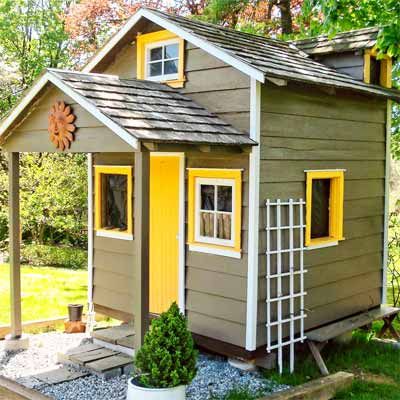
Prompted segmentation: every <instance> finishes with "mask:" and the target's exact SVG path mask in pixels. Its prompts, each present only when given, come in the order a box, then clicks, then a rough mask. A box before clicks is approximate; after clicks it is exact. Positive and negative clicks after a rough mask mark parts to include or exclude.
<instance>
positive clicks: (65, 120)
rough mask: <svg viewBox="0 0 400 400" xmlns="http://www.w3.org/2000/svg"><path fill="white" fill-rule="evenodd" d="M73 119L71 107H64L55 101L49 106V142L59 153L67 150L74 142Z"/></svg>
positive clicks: (74, 128)
mask: <svg viewBox="0 0 400 400" xmlns="http://www.w3.org/2000/svg"><path fill="white" fill-rule="evenodd" d="M75 118H76V117H75V115H74V114H73V113H72V110H71V107H70V106H67V105H65V103H64V102H63V101H56V102H55V103H54V104H53V105H52V106H51V109H50V114H49V133H50V140H51V141H52V142H53V143H54V145H55V146H56V147H57V148H58V149H60V150H61V151H63V150H65V149H69V148H70V147H71V142H72V141H73V140H74V132H75V130H76V126H75V125H74V124H73V122H74V121H75Z"/></svg>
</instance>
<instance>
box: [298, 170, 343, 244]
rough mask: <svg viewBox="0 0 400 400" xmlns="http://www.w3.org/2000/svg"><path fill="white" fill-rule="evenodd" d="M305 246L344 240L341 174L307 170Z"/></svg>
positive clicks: (329, 171)
mask: <svg viewBox="0 0 400 400" xmlns="http://www.w3.org/2000/svg"><path fill="white" fill-rule="evenodd" d="M306 174H307V215H306V246H321V245H329V244H334V243H337V242H338V241H339V240H343V196H344V171H343V170H333V171H331V170H325V171H306Z"/></svg>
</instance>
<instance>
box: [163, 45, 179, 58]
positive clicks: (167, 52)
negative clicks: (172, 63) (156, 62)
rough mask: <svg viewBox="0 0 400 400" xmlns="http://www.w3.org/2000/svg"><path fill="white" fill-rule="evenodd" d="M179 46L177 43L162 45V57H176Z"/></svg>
mask: <svg viewBox="0 0 400 400" xmlns="http://www.w3.org/2000/svg"><path fill="white" fill-rule="evenodd" d="M178 49H179V46H178V44H177V43H175V44H169V45H168V46H165V47H164V58H178V56H179V53H178Z"/></svg>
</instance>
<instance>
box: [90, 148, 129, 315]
mask: <svg viewBox="0 0 400 400" xmlns="http://www.w3.org/2000/svg"><path fill="white" fill-rule="evenodd" d="M134 162H135V155H134V153H99V154H95V155H94V160H93V163H94V165H132V166H134ZM132 179H134V178H132ZM133 197H135V194H134V193H133ZM131 200H132V201H134V199H131ZM93 242H94V249H93V268H94V275H93V302H94V304H95V306H96V308H97V310H98V311H99V312H102V313H104V314H106V315H110V316H112V317H115V318H120V319H125V320H126V319H131V318H132V311H133V310H134V300H135V299H134V293H133V289H132V288H133V287H134V276H135V275H134V274H135V268H136V264H135V263H136V257H135V241H134V240H122V239H113V238H107V237H101V236H97V235H96V233H94V241H93Z"/></svg>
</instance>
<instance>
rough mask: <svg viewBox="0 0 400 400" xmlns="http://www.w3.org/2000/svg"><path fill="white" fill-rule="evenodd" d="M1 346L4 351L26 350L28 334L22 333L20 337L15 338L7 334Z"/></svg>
mask: <svg viewBox="0 0 400 400" xmlns="http://www.w3.org/2000/svg"><path fill="white" fill-rule="evenodd" d="M3 346H4V347H3V348H4V350H5V351H18V350H27V349H28V348H29V336H27V335H22V336H21V337H20V338H17V339H15V338H13V337H12V336H11V335H7V336H6V338H5V341H4V342H3Z"/></svg>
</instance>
